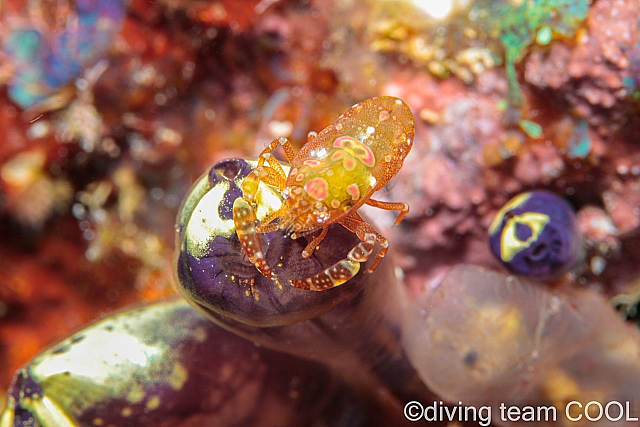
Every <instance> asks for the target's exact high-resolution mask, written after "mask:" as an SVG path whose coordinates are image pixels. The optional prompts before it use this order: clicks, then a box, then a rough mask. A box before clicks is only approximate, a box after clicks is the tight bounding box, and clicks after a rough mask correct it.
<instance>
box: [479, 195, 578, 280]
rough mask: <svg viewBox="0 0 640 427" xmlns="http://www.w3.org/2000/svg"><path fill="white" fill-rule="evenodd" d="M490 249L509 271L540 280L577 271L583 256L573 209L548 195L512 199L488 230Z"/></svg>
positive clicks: (558, 197) (565, 202)
mask: <svg viewBox="0 0 640 427" xmlns="http://www.w3.org/2000/svg"><path fill="white" fill-rule="evenodd" d="M489 246H490V247H491V250H492V252H493V254H494V255H495V256H496V258H498V260H500V262H502V263H503V264H504V265H505V266H506V267H507V268H508V269H509V270H511V271H513V272H514V273H519V274H523V275H529V276H534V277H538V278H541V279H548V278H553V277H556V276H558V275H559V274H561V273H564V272H566V271H567V270H569V269H570V268H572V267H574V266H575V265H576V264H577V263H578V262H580V261H581V259H582V257H583V252H584V250H583V244H582V234H581V232H580V229H579V228H578V222H577V219H576V215H575V212H574V210H573V208H572V207H571V205H569V203H568V202H567V201H566V200H565V199H563V198H562V197H560V196H558V195H556V194H553V193H550V192H548V191H533V192H528V193H523V194H520V195H518V196H516V197H514V198H513V199H511V200H510V201H509V202H508V203H507V204H506V205H505V206H504V207H503V208H502V209H501V210H500V211H499V212H498V213H497V214H496V217H495V218H494V220H493V223H492V224H491V226H490V228H489Z"/></svg>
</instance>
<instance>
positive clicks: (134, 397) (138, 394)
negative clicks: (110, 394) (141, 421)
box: [125, 383, 146, 403]
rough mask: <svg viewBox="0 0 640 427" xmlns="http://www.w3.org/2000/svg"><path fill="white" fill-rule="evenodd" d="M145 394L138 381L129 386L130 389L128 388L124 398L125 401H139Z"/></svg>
mask: <svg viewBox="0 0 640 427" xmlns="http://www.w3.org/2000/svg"><path fill="white" fill-rule="evenodd" d="M145 396H146V393H145V391H144V389H143V388H142V386H141V385H140V384H138V383H135V384H134V385H133V387H131V390H129V393H128V394H127V396H126V397H125V399H127V402H131V403H140V402H141V401H142V399H144V397H145Z"/></svg>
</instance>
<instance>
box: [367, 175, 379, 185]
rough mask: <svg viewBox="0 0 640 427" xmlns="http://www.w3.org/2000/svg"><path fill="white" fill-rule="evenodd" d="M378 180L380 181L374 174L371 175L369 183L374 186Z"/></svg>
mask: <svg viewBox="0 0 640 427" xmlns="http://www.w3.org/2000/svg"><path fill="white" fill-rule="evenodd" d="M377 182H378V180H377V179H376V178H375V177H374V176H371V177H369V184H370V185H371V186H372V187H375V185H376V183H377Z"/></svg>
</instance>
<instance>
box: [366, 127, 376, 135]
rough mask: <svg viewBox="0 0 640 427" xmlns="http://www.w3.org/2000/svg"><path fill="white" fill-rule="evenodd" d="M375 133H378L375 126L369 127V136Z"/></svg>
mask: <svg viewBox="0 0 640 427" xmlns="http://www.w3.org/2000/svg"><path fill="white" fill-rule="evenodd" d="M375 131H376V128H374V127H373V126H369V127H367V134H369V135H371V134H372V133H374V132H375Z"/></svg>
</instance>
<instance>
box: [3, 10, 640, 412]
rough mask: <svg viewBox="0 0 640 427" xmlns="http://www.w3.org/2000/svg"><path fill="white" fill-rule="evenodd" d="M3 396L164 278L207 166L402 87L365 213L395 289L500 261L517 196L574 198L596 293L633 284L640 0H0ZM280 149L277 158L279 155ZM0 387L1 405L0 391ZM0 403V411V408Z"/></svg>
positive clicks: (638, 213)
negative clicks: (16, 376)
mask: <svg viewBox="0 0 640 427" xmlns="http://www.w3.org/2000/svg"><path fill="white" fill-rule="evenodd" d="M0 8H1V9H0V40H1V41H0V83H1V84H2V86H1V88H0V367H1V369H0V402H4V401H5V400H6V399H5V398H4V397H3V396H4V395H3V393H5V392H4V390H6V388H7V387H8V384H9V381H10V379H11V375H12V374H13V372H14V371H15V370H16V369H17V368H19V367H20V366H21V365H22V364H24V363H26V362H27V361H28V360H29V359H30V358H31V357H33V356H34V355H35V354H36V353H37V352H38V351H39V350H41V349H42V348H44V347H46V346H47V345H50V344H52V343H53V342H55V341H57V340H59V339H60V338H62V337H64V336H66V335H67V334H69V333H70V332H71V331H73V330H75V329H77V328H79V327H80V326H82V325H84V324H86V323H87V322H90V321H91V320H93V319H96V318H99V317H102V316H105V315H106V314H108V313H111V312H113V311H115V310H117V309H119V308H122V307H125V306H129V305H132V304H135V303H138V302H143V301H151V300H155V299H159V298H162V297H165V296H167V295H170V294H173V293H175V290H174V287H173V276H172V259H173V239H174V231H175V217H176V214H177V212H178V209H179V207H180V203H181V201H182V198H183V197H184V195H185V194H186V193H187V191H188V189H189V187H190V185H191V183H192V182H193V181H194V180H195V179H197V178H198V176H200V175H201V174H202V173H204V172H205V171H206V170H207V168H208V166H210V165H211V164H213V163H214V162H216V161H218V160H220V159H224V158H228V157H247V156H248V157H256V156H257V155H258V154H259V153H260V151H261V150H262V149H263V148H264V146H265V145H266V144H268V143H269V142H271V141H272V140H273V139H274V138H275V137H278V136H285V137H287V138H289V139H290V140H291V142H292V144H293V146H294V147H295V148H296V149H298V148H300V147H301V146H302V144H304V143H305V142H306V138H307V133H308V132H310V131H316V132H317V131H320V130H322V129H323V128H324V127H326V126H327V125H328V124H330V123H331V122H333V121H334V120H335V119H336V118H337V116H338V115H339V114H341V113H342V112H344V111H345V110H346V109H347V108H348V107H349V106H351V105H352V104H354V103H355V102H358V101H361V100H364V99H366V98H370V97H372V96H377V95H393V96H397V97H400V98H402V99H403V100H404V101H406V102H407V103H408V104H409V106H410V107H411V108H412V110H413V113H414V115H415V117H416V137H415V146H414V148H413V150H412V152H411V154H410V155H409V157H408V158H407V160H406V162H405V166H404V168H403V170H402V171H401V172H400V174H399V175H398V176H397V177H395V178H394V179H393V180H392V181H391V182H390V184H389V185H388V186H387V189H385V191H381V193H382V194H379V195H376V198H378V199H381V200H388V201H398V202H405V203H408V204H409V206H410V208H411V212H410V213H409V215H408V217H407V218H406V219H405V220H404V221H403V222H402V223H401V224H400V225H399V226H396V227H394V228H390V226H391V224H392V223H393V219H394V217H393V215H394V214H393V213H390V212H385V211H380V210H371V211H368V214H369V216H371V217H373V221H374V222H375V224H376V227H377V228H378V229H379V230H380V231H381V232H382V234H384V235H385V236H386V237H387V238H389V240H390V242H391V247H392V250H391V252H392V253H393V255H391V252H390V256H393V257H394V258H395V260H396V262H397V263H398V265H399V266H400V268H402V271H403V274H404V277H405V281H406V285H407V287H408V288H409V290H410V293H411V294H412V295H416V294H418V293H419V292H420V291H421V290H423V289H425V288H428V287H429V286H431V284H432V283H435V282H437V280H438V278H440V277H441V276H442V274H443V273H444V272H446V271H447V270H448V269H450V268H451V267H452V266H454V265H456V264H459V263H463V262H466V263H474V264H478V265H483V266H486V267H489V268H492V269H497V270H504V268H503V267H502V266H501V265H500V264H499V263H498V262H497V261H496V260H494V259H493V257H492V255H491V253H490V250H489V245H488V239H487V229H488V227H489V225H490V224H491V221H492V219H493V216H494V215H495V213H496V212H497V211H498V210H499V209H500V208H501V207H502V206H503V205H504V204H505V203H506V202H507V201H508V200H509V199H511V198H512V197H513V196H515V195H516V194H518V193H520V192H523V191H527V190H531V189H545V190H549V191H552V192H555V193H557V194H559V195H561V196H563V197H565V198H566V199H567V200H568V201H569V202H570V203H571V205H572V206H573V208H575V209H576V211H577V215H578V221H579V224H580V228H581V230H582V233H583V234H584V238H585V247H586V256H585V259H584V262H583V263H582V264H581V265H579V266H578V267H577V268H576V269H574V270H573V271H572V272H570V273H569V274H568V276H567V277H565V278H564V282H563V285H562V286H575V287H588V288H592V289H596V290H597V291H598V292H600V293H601V294H602V295H604V296H605V297H606V298H608V299H611V300H612V302H613V304H614V305H615V306H616V307H617V308H618V309H619V310H620V312H621V314H622V315H623V316H624V317H625V318H628V319H629V320H630V321H635V320H636V319H637V315H636V306H637V302H638V299H639V298H640V270H639V269H638V265H640V241H639V239H638V234H639V230H640V144H639V143H638V140H639V139H640V121H639V120H638V114H637V112H638V107H639V106H640V86H639V85H640V25H639V23H640V22H639V20H640V18H639V17H640V3H638V2H637V1H632V0H626V1H625V0H594V1H592V2H589V1H586V0H571V1H570V0H538V1H533V0H519V1H518V0H512V1H508V0H499V1H491V0H476V1H473V0H447V1H444V0H441V1H435V0H434V1H429V0H422V1H420V0H413V1H409V0H362V1H357V0H211V1H207V0H183V1H178V0H155V1H150V0H131V1H130V2H126V1H118V0H100V1H92V0H4V1H2V2H0ZM281 158H283V156H281ZM2 404H3V403H2ZM1 409H2V408H0V410H1Z"/></svg>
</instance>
